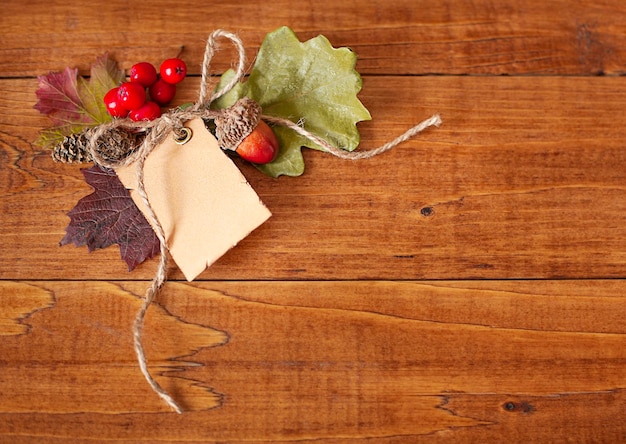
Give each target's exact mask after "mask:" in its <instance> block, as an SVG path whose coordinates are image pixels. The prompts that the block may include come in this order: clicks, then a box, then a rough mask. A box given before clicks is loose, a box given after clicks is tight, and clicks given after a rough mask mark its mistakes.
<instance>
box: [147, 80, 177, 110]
mask: <svg viewBox="0 0 626 444" xmlns="http://www.w3.org/2000/svg"><path fill="white" fill-rule="evenodd" d="M148 91H149V92H150V98H151V99H152V100H154V101H155V102H156V103H158V104H159V105H161V106H163V105H167V104H168V103H170V102H171V101H172V99H173V98H174V96H175V95H176V85H172V84H171V83H167V82H166V81H164V80H163V79H159V80H157V81H156V82H154V84H153V85H152V86H150V88H149V89H148Z"/></svg>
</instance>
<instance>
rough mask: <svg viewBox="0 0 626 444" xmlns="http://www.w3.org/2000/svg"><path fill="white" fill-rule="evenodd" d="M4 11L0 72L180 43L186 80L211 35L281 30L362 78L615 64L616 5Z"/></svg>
mask: <svg viewBox="0 0 626 444" xmlns="http://www.w3.org/2000/svg"><path fill="white" fill-rule="evenodd" d="M5 3H7V4H5V5H3V11H2V12H3V14H2V16H1V17H0V29H1V30H2V32H1V33H0V57H1V58H2V60H3V61H4V62H3V64H2V65H0V76H17V77H20V76H25V75H28V76H33V75H39V74H41V73H42V70H43V72H45V71H46V70H48V69H54V70H58V69H63V68H65V67H66V66H79V67H80V68H81V69H82V70H87V69H88V67H89V63H91V60H93V59H94V58H95V57H96V56H98V55H100V54H101V53H102V52H103V51H104V50H108V51H110V52H111V53H112V54H113V55H115V57H116V58H117V59H118V60H119V61H120V62H121V63H122V64H123V65H124V66H125V67H127V68H128V67H130V66H131V65H132V64H133V63H136V61H137V60H140V59H147V60H148V61H151V62H155V63H156V62H159V61H161V60H163V59H164V58H167V57H173V56H175V55H176V54H177V53H178V52H179V51H180V49H181V46H184V51H185V52H184V54H185V58H186V59H187V60H189V62H190V66H191V67H192V71H193V72H195V73H198V71H199V66H200V64H201V61H202V54H203V42H204V41H205V40H206V37H207V35H208V33H210V32H211V31H212V30H213V29H216V28H226V29H229V30H233V31H237V32H238V33H239V34H240V35H241V36H242V38H244V39H245V41H246V44H247V45H248V46H249V47H250V48H251V49H253V50H256V49H257V48H258V46H259V45H260V44H261V41H262V39H263V36H264V35H265V34H266V33H268V32H270V31H273V30H274V29H276V28H278V27H280V26H283V25H287V26H290V27H291V28H293V29H294V30H295V31H296V32H297V33H298V35H300V36H301V37H302V38H303V39H307V38H311V37H314V36H316V35H318V34H324V35H325V36H327V37H328V38H329V39H330V40H331V41H332V42H333V43H334V44H335V45H336V46H349V47H351V48H353V49H354V50H355V51H356V52H357V54H359V65H358V67H359V70H360V71H361V72H363V73H365V74H432V73H437V74H577V75H590V74H599V73H605V74H623V73H624V63H625V59H626V49H624V48H626V31H624V30H625V29H626V5H625V4H624V2H622V1H621V0H604V1H600V2H593V3H589V2H586V1H580V0H577V1H571V0H552V1H549V2H546V1H542V0H528V1H524V2H519V1H515V0H504V1H502V0H481V1H479V2H463V1H455V0H445V1H439V2H420V1H418V2H416V1H414V0H396V1H394V2H378V1H369V0H353V1H349V2H334V3H333V2H327V1H316V2H308V1H307V2H294V1H290V0H277V1H273V2H265V3H259V2H257V1H254V0H245V1H237V2H221V3H219V4H213V3H211V4H207V3H206V2H201V1H186V2H179V3H178V4H176V7H175V8H172V4H171V2H167V1H163V0H159V1H152V2H149V3H144V4H139V3H134V4H133V5H132V7H131V8H129V6H128V3H127V2H126V1H122V0H108V1H106V2H100V3H97V4H94V5H93V6H87V5H85V4H81V3H76V2H64V3H63V2H50V1H48V0H32V1H26V2H24V1H19V2H18V1H9V2H5ZM129 9H130V10H129ZM24 11H36V13H35V14H30V13H29V14H25V13H24ZM33 29H36V30H37V32H33V31H32V30H33ZM229 64H230V62H229V60H228V59H222V60H221V61H220V62H219V64H218V65H216V66H215V68H216V69H217V70H223V69H224V68H225V67H228V66H229Z"/></svg>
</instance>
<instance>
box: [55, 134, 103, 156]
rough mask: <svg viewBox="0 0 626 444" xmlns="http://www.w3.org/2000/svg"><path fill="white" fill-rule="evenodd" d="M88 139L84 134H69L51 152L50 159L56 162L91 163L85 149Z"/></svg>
mask: <svg viewBox="0 0 626 444" xmlns="http://www.w3.org/2000/svg"><path fill="white" fill-rule="evenodd" d="M88 142H89V141H88V139H87V137H86V136H85V133H80V134H70V135H69V136H65V137H64V138H63V141H62V142H61V143H59V144H58V145H57V146H55V147H54V149H53V150H52V158H53V159H54V160H55V161H56V162H63V163H84V162H91V161H92V160H93V159H92V158H91V153H90V152H89V150H88V149H87V143H88Z"/></svg>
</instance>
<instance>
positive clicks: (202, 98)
mask: <svg viewBox="0 0 626 444" xmlns="http://www.w3.org/2000/svg"><path fill="white" fill-rule="evenodd" d="M219 38H225V39H228V40H230V41H231V43H232V44H233V45H234V46H235V48H236V49H237V53H238V63H237V70H236V73H235V76H233V78H232V79H231V80H230V81H229V82H228V83H227V84H226V85H224V86H223V87H222V88H221V89H220V90H218V91H216V92H215V93H213V94H212V95H211V96H210V97H209V95H208V80H209V78H210V73H209V69H210V64H211V60H212V59H213V55H214V54H215V51H216V49H217V44H216V41H217V39H219ZM245 63H246V57H245V48H244V46H243V43H242V41H241V40H240V39H239V37H238V36H237V35H235V34H232V33H230V32H227V31H223V30H216V31H214V32H213V33H211V35H209V38H208V39H207V42H206V47H205V51H204V60H203V63H202V80H201V82H200V91H199V94H198V101H197V102H196V103H195V104H194V105H193V106H192V107H190V108H186V109H181V108H175V109H172V110H170V111H168V112H167V113H165V114H163V115H162V116H161V117H159V118H157V119H155V120H152V121H141V122H133V121H131V120H130V119H113V120H112V121H111V122H108V123H105V124H102V125H99V126H97V127H96V128H94V129H92V130H90V131H89V133H88V134H87V138H88V144H87V149H88V151H89V153H90V154H91V157H92V159H93V160H94V162H95V163H97V164H99V165H101V166H103V167H106V168H118V167H121V166H127V165H131V164H135V166H136V172H137V192H138V194H139V196H140V197H141V200H142V201H143V203H144V205H145V211H146V213H147V214H145V216H146V217H147V219H148V220H149V221H150V222H151V224H152V226H153V228H154V231H155V234H156V236H157V238H158V239H159V242H160V259H159V265H158V268H157V272H156V275H155V277H154V279H153V280H152V283H151V284H150V287H149V288H148V289H147V290H146V294H145V297H144V299H143V303H142V305H141V307H140V309H139V311H138V312H137V315H136V317H135V321H134V323H133V342H134V348H135V354H136V355H137V361H138V363H139V368H140V369H141V372H142V373H143V375H144V377H145V378H146V381H148V383H149V384H150V386H151V387H152V389H153V390H154V391H155V392H156V393H157V394H158V395H159V396H160V397H161V398H162V399H163V400H164V401H165V402H166V403H167V404H168V405H169V406H170V407H171V408H172V409H174V411H176V412H177V413H182V412H183V410H182V408H181V407H180V405H179V404H178V403H177V402H176V401H175V400H174V398H172V396H170V395H169V394H168V393H167V391H165V390H164V389H163V387H161V385H160V384H159V383H158V382H157V381H156V380H155V379H154V378H153V377H152V375H151V374H150V372H149V371H148V365H147V361H146V356H145V352H144V349H143V344H142V330H143V324H144V319H145V316H146V313H147V311H148V308H149V307H150V304H151V303H152V302H153V301H154V299H155V298H156V297H157V295H158V293H159V291H160V289H161V287H162V286H163V284H164V283H165V281H166V279H167V276H166V272H167V264H168V248H167V244H166V241H165V233H164V231H163V227H162V226H161V224H160V222H159V220H158V218H157V216H156V214H155V213H154V210H153V208H152V206H151V205H150V199H149V197H148V195H147V193H146V189H145V184H144V164H145V161H146V159H147V157H148V156H149V155H150V153H151V152H152V151H153V150H154V149H155V148H156V147H157V146H158V145H159V144H160V143H161V142H163V140H164V139H165V138H166V137H167V136H168V135H169V134H170V133H174V135H176V136H182V134H183V131H184V130H183V128H184V124H185V122H187V121H188V120H191V119H194V118H198V117H200V118H202V119H213V120H216V123H217V122H227V121H229V117H228V116H226V113H229V112H232V110H231V109H225V110H224V109H220V110H213V109H210V106H211V103H212V102H213V101H214V100H216V99H218V98H219V97H221V96H223V95H224V94H226V93H228V92H229V91H230V90H231V89H232V88H233V87H234V86H235V85H236V84H237V83H238V82H239V81H241V79H242V78H243V77H244V75H245ZM244 111H249V113H252V117H251V120H252V121H253V122H254V121H258V118H261V119H263V120H265V121H266V122H268V123H271V124H273V125H282V126H286V127H288V128H290V129H292V130H293V131H295V132H296V133H298V134H300V135H301V136H304V137H305V138H307V139H309V140H310V141H312V142H314V143H316V144H317V145H319V146H320V147H321V148H323V149H324V150H325V151H327V152H329V153H330V154H332V155H334V156H336V157H339V158H341V159H351V160H358V159H368V158H370V157H374V156H376V155H378V154H381V153H384V152H385V151H388V150H389V149H391V148H393V147H395V146H396V145H399V144H400V143H402V142H404V141H406V140H408V139H410V138H412V137H414V136H415V135H417V134H418V133H420V132H422V131H423V130H424V129H426V128H428V127H430V126H433V125H434V126H439V125H440V124H441V118H440V117H439V115H437V114H435V115H433V116H432V117H430V118H429V119H426V120H424V121H423V122H421V123H419V124H418V125H416V126H414V127H412V128H410V129H409V130H408V131H406V132H405V133H404V134H402V135H400V136H398V137H396V138H395V139H393V140H392V141H390V142H388V143H385V144H384V145H382V146H380V147H378V148H375V149H372V150H367V151H356V152H349V151H346V150H343V149H341V148H338V147H336V146H334V145H332V144H331V143H329V142H328V141H327V140H325V139H324V138H322V137H319V136H317V135H315V134H313V133H311V132H309V131H307V130H306V129H305V128H304V127H303V122H299V123H294V122H292V121H291V120H289V119H285V118H282V117H275V116H268V115H263V114H260V116H259V115H255V113H257V114H258V113H260V107H258V104H257V105H252V106H250V107H249V109H247V110H244ZM231 120H232V117H231ZM252 129H253V126H252V127H251V128H248V129H247V130H244V131H243V132H242V134H241V135H242V136H245V135H246V133H249V132H250V131H252ZM114 130H123V131H124V130H125V131H129V132H143V133H144V134H145V137H144V138H143V141H142V142H141V144H140V145H139V147H137V149H135V150H133V151H132V152H130V153H129V154H128V155H127V156H125V157H123V158H121V159H113V160H112V159H111V158H110V157H108V156H106V155H103V153H102V152H100V149H99V142H100V145H101V144H102V142H104V141H105V140H106V137H107V134H108V133H109V132H110V131H114ZM225 130H226V131H225V132H228V129H227V128H226V129H225ZM223 148H224V147H223ZM226 148H228V149H234V148H235V147H232V146H228V147H226Z"/></svg>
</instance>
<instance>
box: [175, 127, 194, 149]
mask: <svg viewBox="0 0 626 444" xmlns="http://www.w3.org/2000/svg"><path fill="white" fill-rule="evenodd" d="M192 134H193V133H192V131H191V129H190V128H187V127H186V126H184V127H182V128H181V129H180V134H176V133H174V135H173V137H174V142H176V143H177V144H179V145H184V144H186V143H187V142H189V139H191V136H192Z"/></svg>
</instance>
